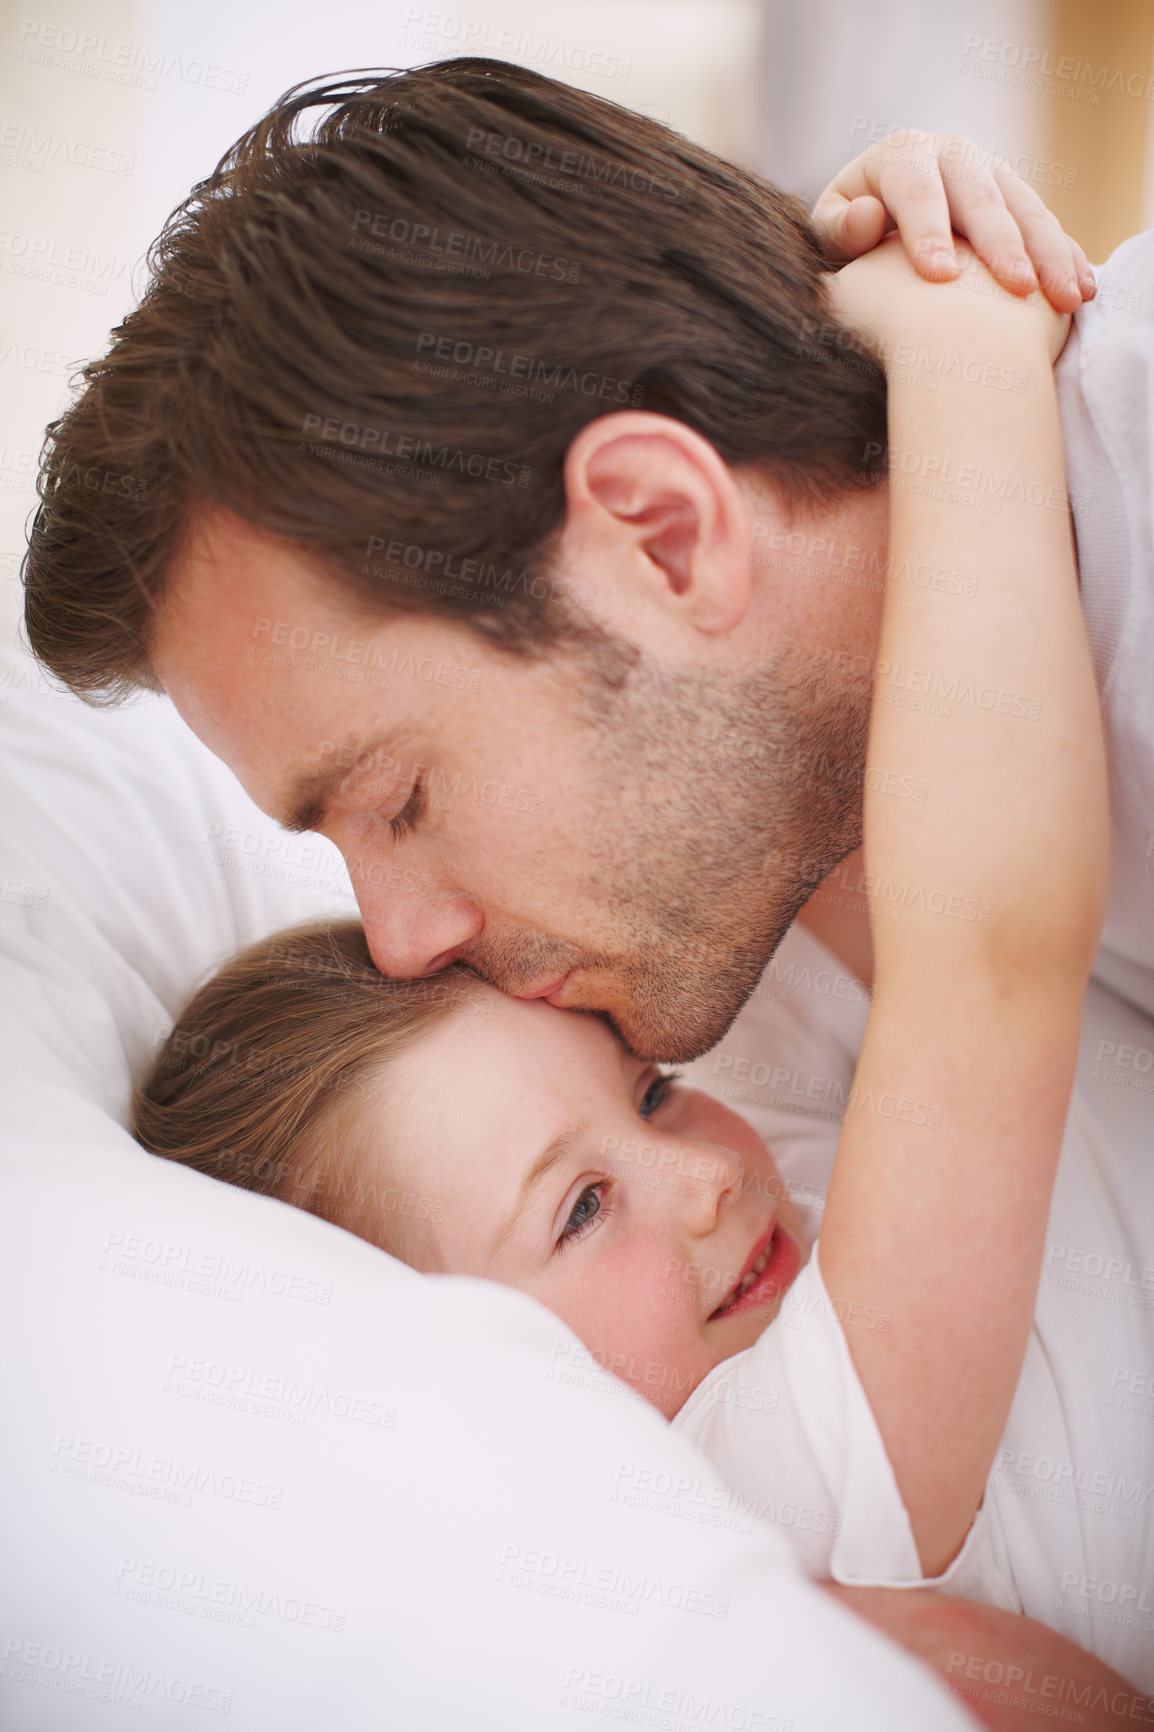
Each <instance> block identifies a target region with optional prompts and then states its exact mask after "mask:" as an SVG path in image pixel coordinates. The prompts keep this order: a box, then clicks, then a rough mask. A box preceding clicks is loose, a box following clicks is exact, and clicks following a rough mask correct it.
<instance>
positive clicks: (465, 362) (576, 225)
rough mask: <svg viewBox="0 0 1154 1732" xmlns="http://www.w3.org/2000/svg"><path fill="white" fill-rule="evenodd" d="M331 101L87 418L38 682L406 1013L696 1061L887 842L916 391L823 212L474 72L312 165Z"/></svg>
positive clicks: (226, 202) (385, 92)
mask: <svg viewBox="0 0 1154 1732" xmlns="http://www.w3.org/2000/svg"><path fill="white" fill-rule="evenodd" d="M335 93H337V94H339V93H341V87H339V86H338V87H335ZM333 94H334V87H329V91H328V92H321V93H315V92H314V93H312V94H311V95H310V94H307V93H306V94H304V95H301V96H299V97H297V98H295V99H288V100H286V101H285V102H284V103H283V104H282V105H280V106H279V107H278V109H276V110H274V111H273V113H272V114H271V115H270V116H269V117H268V118H267V119H266V120H265V121H264V122H262V123H260V124H259V125H258V126H257V127H256V128H254V129H253V130H252V131H251V132H250V133H249V134H248V135H246V138H245V139H243V140H242V141H241V142H240V144H239V145H238V146H237V147H236V148H235V150H234V151H233V152H232V153H230V156H229V157H228V158H226V160H225V163H224V164H222V166H221V168H220V170H218V173H217V175H216V176H215V177H214V179H213V180H212V181H211V182H209V183H206V186H205V187H203V188H201V189H200V190H199V193H198V196H197V198H196V199H195V200H194V201H192V202H191V203H190V205H189V207H188V208H187V210H186V211H185V212H184V213H183V214H180V215H178V217H177V218H176V219H175V220H174V222H173V223H172V224H170V227H169V229H168V231H167V232H166V235H165V237H164V238H163V239H162V241H161V243H160V244H159V246H158V249H157V254H156V261H157V269H156V272H155V276H154V281H153V283H152V285H151V287H150V289H149V291H148V293H147V295H146V296H145V299H144V301H143V303H142V305H141V307H140V308H139V309H138V310H137V311H136V312H135V313H133V314H132V315H131V316H130V317H129V319H127V320H126V321H125V323H124V325H123V326H122V327H120V330H119V332H118V340H117V342H116V343H115V344H114V345H113V348H112V350H111V352H110V354H109V355H108V356H107V357H106V358H105V359H103V360H102V361H98V362H96V363H93V365H92V366H91V367H90V368H89V373H88V377H89V383H88V388H87V390H86V392H85V393H84V394H83V396H82V397H81V398H80V400H79V401H78V402H77V403H76V404H75V405H74V406H73V407H72V408H71V409H70V410H69V412H68V414H67V415H66V416H65V417H64V418H63V419H62V421H61V422H60V423H58V424H57V426H56V428H55V430H54V441H53V445H52V448H51V451H50V454H49V456H48V460H47V468H46V474H45V479H44V505H43V508H42V510H41V512H40V514H39V517H38V520H37V523H36V525H35V528H34V532H33V536H32V546H31V551H30V554H29V560H28V568H27V578H28V625H29V631H30V635H31V638H32V642H33V646H34V648H35V649H36V650H37V652H38V654H39V655H40V656H41V657H42V659H44V660H45V661H46V662H47V663H48V665H49V666H50V667H52V668H53V669H54V670H55V671H56V672H58V673H59V674H60V675H61V676H62V677H63V678H64V679H65V680H67V681H68V682H69V683H70V684H72V685H73V686H74V687H75V688H76V689H79V690H90V691H91V690H104V691H109V690H111V691H113V692H115V691H117V690H121V689H124V688H125V687H126V686H129V685H131V684H132V683H133V682H136V681H145V682H152V683H159V684H161V685H163V687H164V688H165V689H166V690H167V691H168V692H169V693H170V694H171V696H172V698H173V700H174V701H175V703H176V705H177V707H178V708H179V709H180V710H181V712H182V714H184V715H185V717H186V719H187V720H188V721H189V722H190V723H191V725H192V726H193V728H194V729H195V730H196V731H197V732H198V733H199V734H200V735H201V737H202V738H203V739H205V740H206V741H207V743H208V744H209V745H211V746H212V747H213V749H214V750H216V751H217V752H218V753H219V754H220V755H221V756H222V757H224V758H225V759H226V761H228V762H229V763H230V764H232V766H233V767H234V769H236V770H237V772H238V774H239V775H240V777H241V780H242V781H243V782H244V783H245V785H246V786H247V787H248V789H249V791H250V792H251V793H252V794H253V795H254V796H255V797H256V799H257V800H258V802H259V803H260V804H262V805H263V806H264V807H265V808H266V809H267V810H268V811H270V812H272V813H273V814H274V815H276V816H277V817H279V818H281V819H282V820H283V821H284V822H285V823H287V824H289V825H290V826H292V827H294V828H297V827H308V828H319V829H321V830H323V831H324V833H325V834H326V835H328V836H329V837H330V838H331V839H332V840H333V841H334V842H335V843H336V844H337V845H338V846H339V847H340V848H341V851H342V852H343V853H344V855H345V857H346V859H347V861H348V864H349V868H350V871H351V873H352V878H353V883H354V887H355V889H356V892H357V896H358V900H359V902H360V905H361V908H362V911H363V914H364V918H365V922H366V926H367V929H368V932H369V937H370V942H371V945H372V948H373V954H374V956H375V958H376V960H377V962H378V964H379V966H380V967H381V968H382V969H383V970H384V971H385V972H386V973H390V974H394V975H414V974H423V973H426V972H430V971H432V970H435V969H437V968H439V967H441V966H444V965H445V964H446V963H447V962H448V961H450V960H452V959H454V958H457V957H463V958H464V959H465V960H466V961H467V962H469V963H470V964H471V965H472V966H473V967H474V968H476V969H477V970H478V971H479V972H480V973H482V974H483V975H485V976H487V977H488V978H489V979H490V980H492V981H493V982H494V983H495V984H496V985H498V986H499V987H501V988H503V989H504V990H506V991H508V992H511V993H514V994H518V995H522V996H545V997H548V998H549V999H550V1000H551V1001H552V1002H555V1003H558V1004H563V1005H566V1006H575V1007H581V1008H588V1009H596V1010H599V1011H602V1012H604V1013H605V1014H606V1015H608V1016H609V1017H610V1018H611V1020H612V1021H613V1022H614V1024H615V1025H616V1026H617V1027H618V1029H619V1030H620V1031H621V1033H622V1034H623V1035H624V1037H625V1038H626V1040H627V1041H628V1042H629V1043H630V1045H632V1046H633V1047H634V1048H635V1049H636V1050H637V1051H638V1052H642V1053H645V1054H647V1055H652V1056H657V1057H661V1058H666V1059H674V1060H682V1059H686V1058H689V1057H692V1056H694V1055H696V1054H699V1053H701V1052H703V1051H705V1050H706V1049H707V1048H708V1047H710V1046H711V1045H712V1044H713V1043H714V1042H715V1041H716V1040H717V1039H718V1038H719V1037H720V1036H721V1034H722V1033H723V1032H724V1031H725V1029H726V1027H727V1026H728V1025H729V1023H730V1022H731V1021H732V1019H733V1017H734V1015H735V1014H736V1012H737V1010H738V1009H739V1008H740V1006H741V1004H742V1003H743V1002H744V1000H745V998H746V997H747V996H748V994H749V992H750V991H751V990H752V988H753V986H754V984H755V982H756V981H757V979H758V977H759V975H760V973H761V971H762V969H763V968H764V966H765V963H766V961H767V960H768V958H769V956H770V954H771V953H772V950H773V948H774V946H775V945H776V944H777V942H778V940H779V939H780V937H781V935H782V933H783V932H784V931H785V930H786V928H787V927H788V925H789V924H790V922H791V921H792V920H793V918H794V917H795V915H796V914H797V912H798V910H799V909H800V908H801V907H802V905H803V904H804V903H805V902H806V900H807V898H808V897H809V896H810V895H811V893H812V892H813V891H814V889H815V888H816V886H817V885H818V884H820V883H821V881H822V880H823V879H824V878H825V877H826V876H827V874H828V873H829V872H830V871H831V869H832V868H834V867H835V866H836V865H837V864H838V862H839V861H841V860H842V859H843V858H844V857H845V856H846V855H847V854H849V853H850V851H851V850H852V849H854V848H855V846H856V844H857V842H858V840H859V808H860V794H861V787H860V783H861V766H862V754H863V750H864V743H865V735H866V726H867V718H868V707H869V701H870V686H871V679H872V674H873V656H874V651H875V647H876V634H877V630H878V624H879V618H880V609H881V591H882V580H883V575H884V570H885V545H886V521H887V490H886V487H885V486H884V485H883V480H884V476H885V473H886V466H887V450H886V435H885V381H884V375H883V373H882V370H881V368H880V367H879V366H878V365H877V363H876V362H875V361H874V359H873V358H872V356H871V355H870V354H869V353H868V352H867V351H866V349H865V348H864V347H863V345H862V344H861V343H860V342H858V341H857V340H856V339H855V338H854V337H853V336H852V335H851V334H850V333H848V332H847V331H845V330H844V329H842V328H841V327H840V326H839V325H837V324H836V322H835V321H834V320H833V319H832V317H831V316H830V313H829V307H828V304H827V301H826V299H825V291H824V283H825V267H824V265H823V261H822V259H821V257H820V255H819V252H818V249H817V247H816V246H815V243H814V240H813V237H812V233H811V231H810V230H809V228H808V226H807V224H806V222H805V220H804V217H803V214H802V212H801V210H800V207H798V206H797V205H796V204H795V203H794V202H793V201H791V200H789V199H786V198H784V197H783V196H782V195H780V194H778V193H776V192H775V191H774V190H773V189H771V188H768V187H766V186H765V185H764V183H761V182H759V181H757V180H755V179H754V177H752V176H750V175H747V174H745V173H743V172H742V171H740V170H736V169H731V168H729V167H728V166H726V165H723V164H720V163H718V162H717V161H716V160H715V159H713V158H711V157H709V156H708V155H707V154H706V153H705V152H703V151H700V150H698V149H696V147H694V146H692V145H691V144H689V143H687V142H686V141H684V140H681V139H678V138H676V137H675V136H674V135H673V134H670V133H669V132H667V131H666V130H664V129H663V128H661V127H659V126H657V125H656V124H655V123H652V122H650V121H648V120H644V119H641V118H639V117H636V116H633V115H630V114H628V113H626V112H625V111H623V110H620V109H617V108H614V107H613V106H612V105H610V104H607V103H604V102H602V101H600V100H599V99H597V98H594V97H591V96H588V95H587V94H585V93H583V92H577V91H571V90H568V89H566V88H565V87H563V86H560V85H556V84H553V83H552V82H551V81H549V80H547V79H542V78H540V77H539V76H538V75H535V74H532V73H528V72H524V71H521V70H517V69H513V68H508V67H500V66H497V65H496V64H495V63H490V62H486V63H477V62H455V63H448V64H447V65H445V66H443V67H441V68H438V69H437V70H436V71H435V73H425V74H401V75H398V76H397V77H395V78H393V79H390V80H385V81H383V82H378V83H377V84H376V85H375V86H370V89H369V92H368V93H367V94H360V93H358V92H357V91H354V92H352V93H348V92H345V94H347V96H348V100H347V101H346V102H345V104H344V106H343V107H342V108H340V109H339V110H338V112H337V114H335V115H331V116H330V117H329V118H328V119H326V120H325V121H324V122H323V123H322V124H321V126H320V127H319V130H318V132H317V135H316V138H315V141H314V142H313V143H311V144H309V145H301V144H293V143H292V142H291V139H290V134H291V129H292V126H293V121H294V117H295V116H298V115H299V111H300V110H301V109H303V108H306V107H307V106H309V104H310V103H312V102H323V101H324V100H325V97H326V95H327V97H328V99H329V102H330V105H331V100H332V95H333ZM875 208H876V207H875ZM867 214H868V213H867ZM1127 292H1129V291H1127ZM1100 310H1101V309H1095V312H1096V313H1097V312H1100ZM1119 316H1124V315H1119ZM948 363H949V357H948V356H946V357H943V358H938V357H931V358H928V361H927V360H926V359H925V358H923V359H922V360H921V361H919V360H918V358H915V364H923V365H928V366H929V368H930V369H931V370H932V367H933V366H934V365H936V364H948ZM930 382H932V378H931V381H930ZM1013 384H1014V381H1012V380H1009V381H995V382H992V383H989V382H987V385H986V387H985V388H998V387H999V386H1002V385H1004V386H1006V387H1008V388H1012V387H1013ZM980 388H983V386H982V384H981V383H980V382H979V383H976V384H975V389H980ZM907 456H908V457H909V458H910V459H911V460H912V462H913V465H914V467H915V469H916V467H917V464H918V462H919V461H921V459H919V458H918V455H917V454H901V456H900V464H899V468H900V482H901V484H903V485H906V484H913V485H922V484H928V483H927V480H926V477H919V476H918V475H917V474H914V475H911V476H909V477H907V474H906V458H907ZM94 473H95V474H96V475H98V476H103V477H104V482H103V485H102V486H101V489H100V491H99V492H93V491H92V489H91V487H90V485H89V483H90V480H91V477H92V475H93V474H94ZM929 479H930V480H932V479H933V477H930V478H929ZM966 480H968V481H969V485H970V489H971V491H975V486H974V480H975V478H963V481H966ZM1028 484H1029V470H1028V462H1025V463H1024V465H1023V474H1022V476H1019V477H984V478H977V488H976V491H975V497H977V496H978V495H981V498H980V500H979V503H983V504H987V505H991V506H994V507H996V505H997V497H998V490H999V489H1000V488H1001V489H1004V488H1005V487H1006V486H1018V487H1021V486H1025V485H1028ZM1078 485H1079V481H1078V474H1077V470H1076V468H1075V474H1074V486H1075V498H1076V499H1077V497H1078V493H1077V489H1078ZM983 489H984V492H983ZM1081 530H1082V523H1081V521H1080V523H1079V531H1080V533H1081ZM1089 575H1090V577H1091V578H1093V572H1091V573H1090V574H1089ZM911 581H919V582H921V581H925V582H933V583H941V582H945V583H957V582H958V581H959V580H958V578H957V575H956V574H954V573H952V572H951V570H950V568H949V561H948V555H947V554H946V553H945V552H944V553H943V560H942V567H941V569H940V571H938V572H934V573H916V574H911ZM1095 595H1096V591H1095V592H1092V593H1090V594H1089V595H1088V602H1089V603H1093V602H1094V600H1095ZM964 673H965V670H958V675H959V678H958V680H957V681H956V682H954V686H955V697H954V699H951V698H950V691H949V687H950V681H949V680H947V682H946V684H947V690H946V693H945V701H957V700H956V691H961V692H962V694H963V696H962V701H967V700H969V701H984V698H982V695H981V694H980V693H974V692H973V691H972V689H971V687H970V686H968V685H967V683H966V681H965V679H964V677H963V676H964ZM915 683H916V682H915ZM916 695H917V694H916V693H915V694H913V696H914V697H915V698H916ZM939 695H940V694H939ZM1130 719H1131V721H1132V719H1133V718H1132V717H1131V718H1130ZM1145 737H1146V738H1149V734H1146V736H1145ZM1145 763H1146V765H1147V770H1146V774H1147V778H1148V777H1149V757H1148V756H1147V757H1146V759H1145ZM1144 825H1145V829H1147V830H1148V829H1149V828H1151V827H1154V825H1151V824H1147V823H1146V821H1145V819H1143V820H1142V821H1140V822H1138V823H1137V825H1136V827H1132V828H1133V831H1134V833H1133V834H1129V832H1128V833H1127V838H1126V842H1127V846H1126V847H1125V848H1124V849H1123V850H1122V852H1121V853H1120V854H1119V871H1120V872H1121V873H1123V874H1124V875H1125V876H1126V879H1127V883H1129V884H1130V886H1131V889H1133V885H1134V882H1135V873H1137V874H1138V880H1137V882H1138V883H1139V894H1138V900H1137V903H1136V904H1135V905H1134V906H1132V907H1131V908H1130V909H1129V911H1128V916H1127V918H1126V919H1125V920H1124V922H1123V925H1124V930H1122V931H1121V932H1120V933H1119V935H1118V939H1117V943H1118V948H1120V949H1122V950H1123V951H1124V952H1125V951H1126V950H1127V948H1129V953H1130V954H1131V955H1132V956H1136V959H1137V960H1138V961H1140V962H1145V963H1146V964H1147V965H1151V964H1154V951H1151V952H1149V953H1147V952H1146V951H1144V950H1143V944H1142V927H1143V924H1144V920H1143V916H1144V910H1145V908H1146V907H1148V900H1149V899H1148V884H1149V881H1148V880H1147V882H1146V885H1145V886H1142V885H1141V861H1140V859H1139V856H1140V855H1141V852H1142V849H1143V848H1144V846H1145V842H1144V828H1143V826H1144ZM1142 889H1145V890H1146V891H1147V896H1146V901H1145V903H1143V901H1142V896H1141V893H1140V892H1141V890H1142ZM1132 900H1133V899H1132ZM1145 926H1146V928H1147V930H1154V923H1150V922H1145ZM851 942H852V939H851ZM862 966H863V967H864V964H863V965H862Z"/></svg>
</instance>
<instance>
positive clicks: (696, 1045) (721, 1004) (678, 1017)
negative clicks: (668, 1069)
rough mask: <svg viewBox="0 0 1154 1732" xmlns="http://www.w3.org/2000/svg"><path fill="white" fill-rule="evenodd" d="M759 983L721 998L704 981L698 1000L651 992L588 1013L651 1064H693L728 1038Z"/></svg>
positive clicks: (715, 987) (684, 993) (680, 992)
mask: <svg viewBox="0 0 1154 1732" xmlns="http://www.w3.org/2000/svg"><path fill="white" fill-rule="evenodd" d="M760 977H761V976H760V970H759V971H758V973H757V974H755V975H754V977H753V979H752V980H751V981H750V983H749V985H748V986H743V987H742V988H741V989H740V990H738V991H735V992H732V993H730V994H728V995H727V996H726V997H721V996H720V995H719V993H718V990H717V986H716V983H714V984H713V985H712V986H711V985H710V984H709V983H707V982H704V981H703V982H702V983H701V992H700V995H699V996H698V997H697V998H696V1000H693V999H691V998H690V996H689V994H687V993H686V992H685V990H684V988H682V989H681V990H680V991H678V992H677V993H676V994H673V995H670V994H669V993H654V992H653V991H652V988H651V987H650V989H649V990H648V991H646V992H644V993H642V994H639V995H637V996H634V997H629V998H623V999H622V1000H620V1001H619V1002H617V1003H614V1004H610V1005H604V1006H593V1005H590V1006H589V1007H588V1008H589V1009H591V1010H592V1009H596V1010H597V1011H598V1013H599V1014H600V1015H601V1016H603V1017H604V1018H605V1020H606V1021H607V1022H608V1023H609V1026H610V1027H611V1028H612V1029H613V1030H614V1032H615V1033H616V1034H617V1036H618V1038H619V1039H620V1040H622V1041H623V1042H624V1044H625V1045H626V1046H627V1047H628V1048H629V1051H630V1052H631V1053H633V1054H634V1056H635V1057H637V1058H641V1059H645V1060H646V1061H647V1063H650V1064H692V1062H693V1060H694V1059H697V1058H702V1057H704V1055H705V1054H706V1053H707V1052H711V1051H712V1050H713V1048H714V1047H715V1046H716V1045H717V1043H718V1041H719V1040H722V1039H723V1038H724V1036H725V1035H726V1034H727V1033H728V1032H729V1030H730V1028H731V1027H732V1026H733V1023H734V1020H735V1018H736V1017H737V1015H738V1013H739V1012H740V1011H741V1009H742V1007H743V1006H744V1005H745V1004H746V1003H747V1002H748V1000H749V999H750V997H751V996H752V994H753V990H754V988H755V987H756V985H757V982H758V980H759V979H760ZM575 1008H577V1007H576V1006H575Z"/></svg>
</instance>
